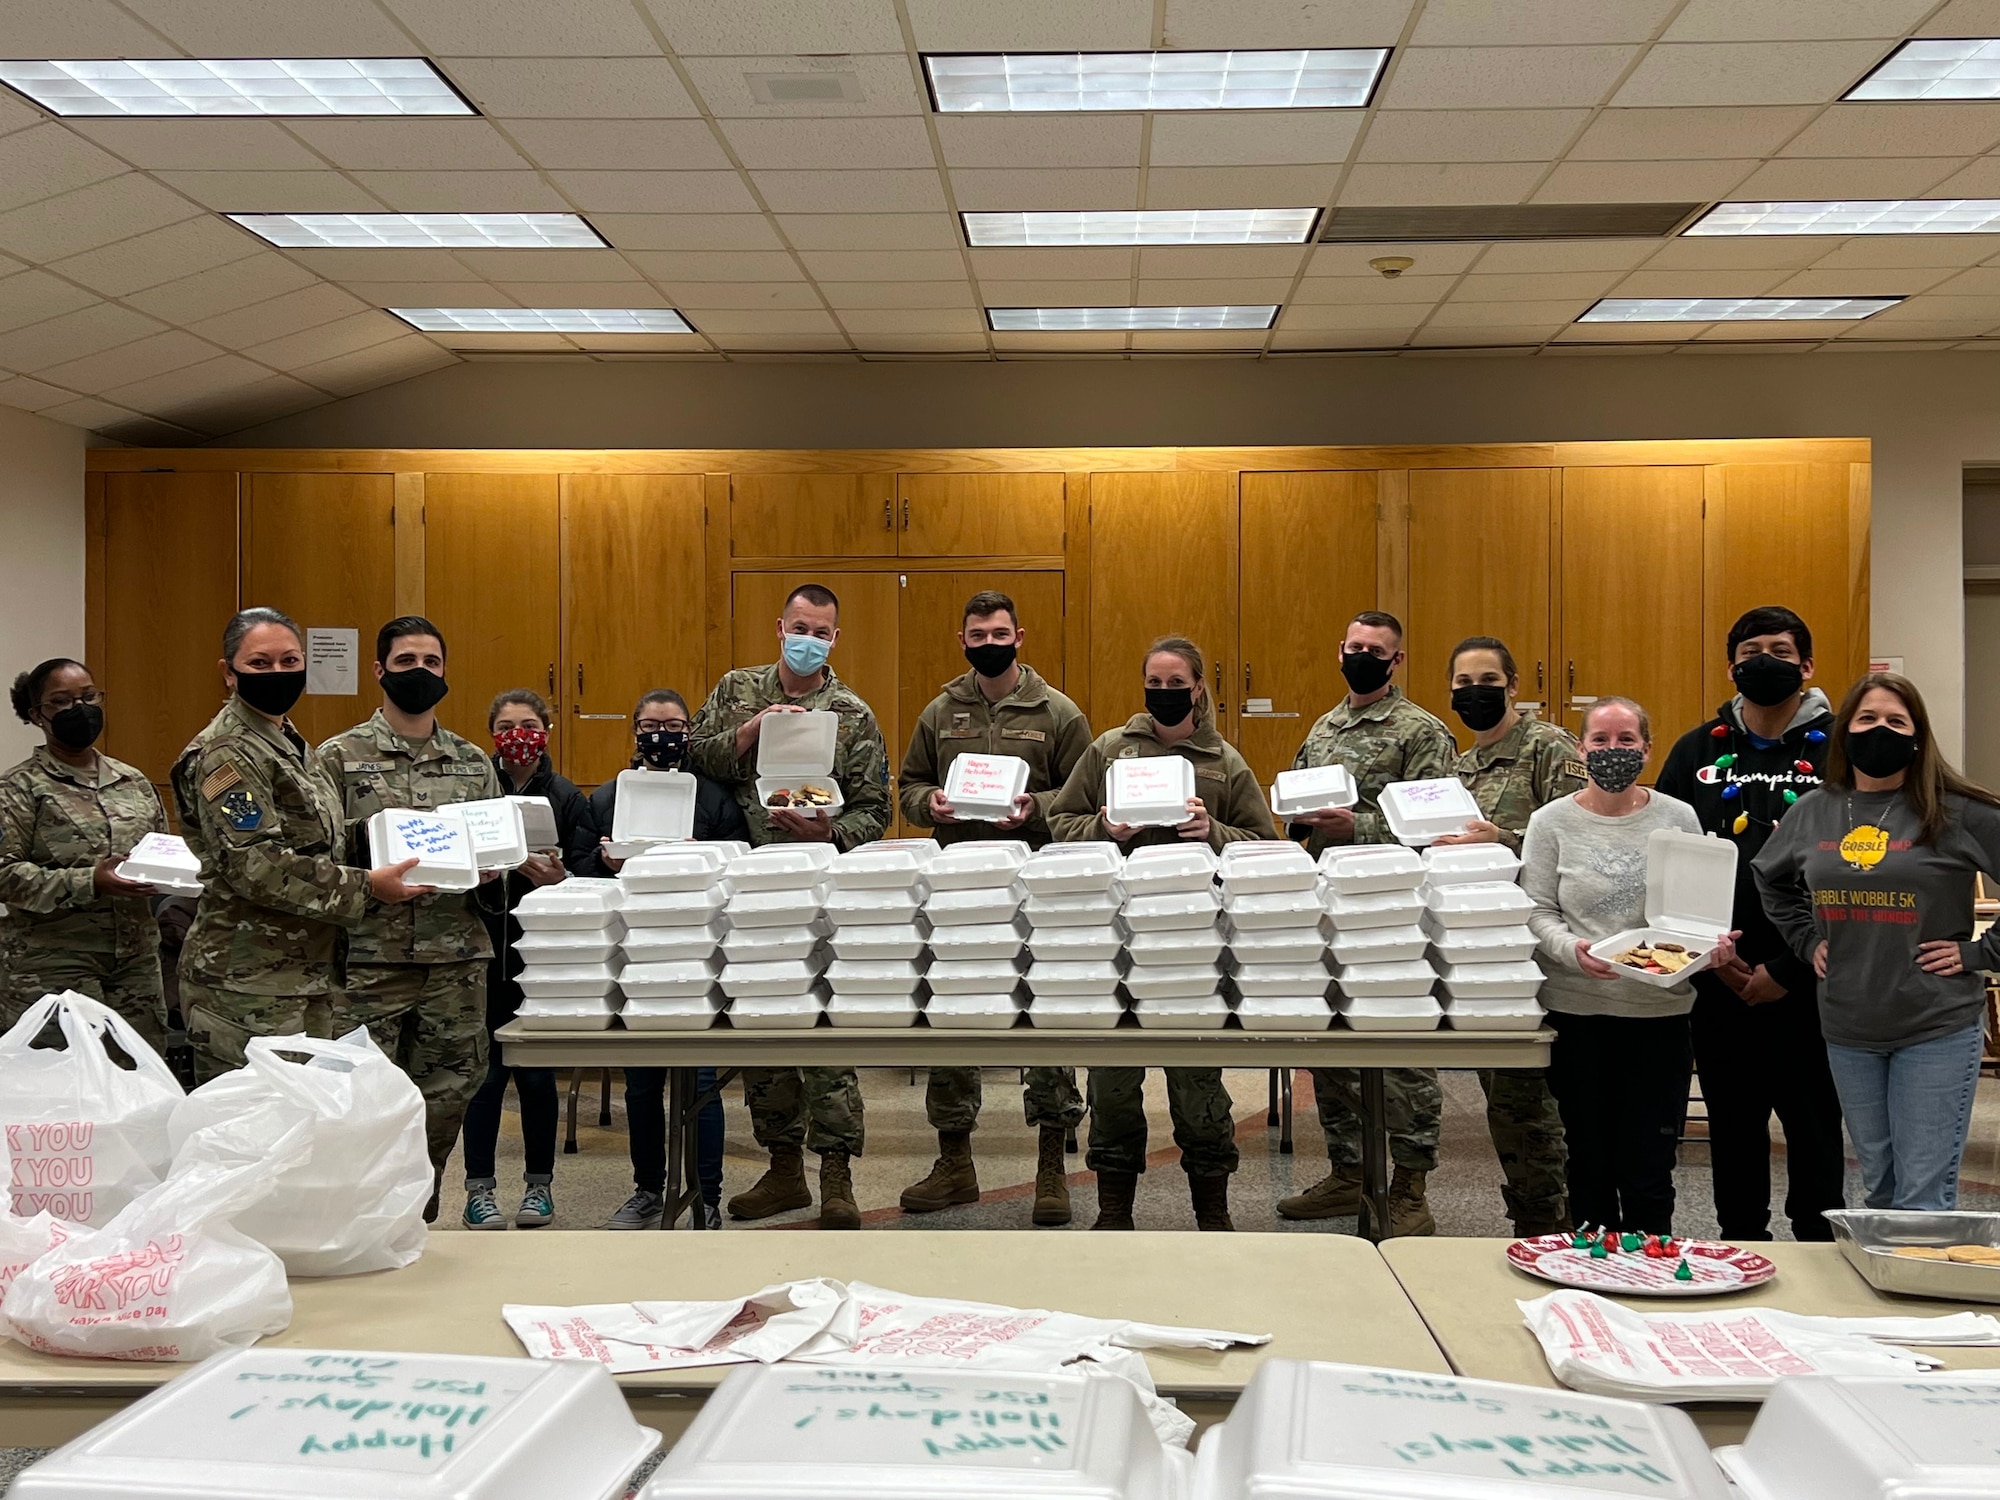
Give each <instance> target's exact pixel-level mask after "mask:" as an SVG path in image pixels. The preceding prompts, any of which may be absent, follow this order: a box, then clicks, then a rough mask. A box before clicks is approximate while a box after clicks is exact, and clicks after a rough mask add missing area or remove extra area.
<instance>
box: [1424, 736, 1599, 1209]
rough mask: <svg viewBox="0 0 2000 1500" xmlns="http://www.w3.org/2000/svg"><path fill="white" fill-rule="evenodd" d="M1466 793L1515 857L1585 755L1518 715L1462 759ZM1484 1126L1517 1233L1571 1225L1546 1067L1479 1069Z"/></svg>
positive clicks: (1572, 785) (1563, 1155)
mask: <svg viewBox="0 0 2000 1500" xmlns="http://www.w3.org/2000/svg"><path fill="white" fill-rule="evenodd" d="M1454 769H1456V770H1457V772H1458V779H1459V780H1460V781H1462V782H1464V783H1465V784H1466V786H1467V787H1468V788H1469V789H1470V790H1471V792H1472V796H1473V800H1474V801H1476V802H1477V803H1478V804H1479V811H1480V813H1481V814H1482V815H1483V816H1484V817H1485V819H1486V821H1487V822H1489V823H1491V824H1493V825H1494V826H1495V827H1496V828H1498V829H1499V830H1500V842H1501V843H1503V844H1505V845H1506V846H1507V847H1508V848H1509V849H1512V850H1513V851H1514V852H1515V853H1516V854H1518V853H1520V852H1521V836H1522V834H1524V833H1525V832H1527V828H1528V819H1529V818H1530V817H1531V816H1533V814H1534V811H1535V809H1536V808H1538V807H1541V806H1542V805H1544V804H1545V803H1549V802H1553V801H1555V800H1556V799H1557V798H1558V797H1567V796H1568V795H1569V794H1570V793H1571V792H1574V791H1576V790H1578V789H1579V788H1581V787H1582V786H1583V784H1584V781H1585V779H1586V773H1585V770H1584V764H1583V752H1582V751H1581V750H1579V749H1578V748H1577V743H1576V741H1575V740H1574V739H1572V738H1571V737H1570V734H1569V731H1568V730H1566V729H1563V728H1561V727H1560V726H1558V725H1555V724H1548V723H1544V722H1543V721H1542V720H1540V719H1537V718H1535V717H1534V715H1532V714H1529V713H1523V714H1522V716H1521V722H1520V723H1518V724H1516V725H1515V726H1514V727H1513V728H1512V729H1510V730H1508V731H1507V733H1506V734H1504V735H1502V736H1501V737H1500V738H1499V739H1497V740H1495V741H1494V742H1493V743H1492V744H1490V745H1484V746H1475V747H1474V748H1473V749H1471V750H1468V751H1466V752H1465V754H1463V755H1461V756H1459V758H1458V764H1457V766H1456V767H1455V768H1454ZM1479 1085H1480V1087H1481V1088H1483V1089H1484V1090H1485V1091H1486V1128H1487V1131H1488V1132H1489V1133H1490V1134H1491V1135H1492V1137H1493V1150H1494V1151H1495V1153H1496V1154H1497V1155H1498V1156H1499V1158H1500V1169H1501V1171H1503V1172H1504V1173H1505V1174H1506V1176H1507V1183H1506V1186H1505V1187H1503V1188H1502V1189H1501V1196H1502V1198H1504V1199H1505V1200H1506V1204H1507V1217H1508V1218H1509V1219H1510V1220H1511V1221H1512V1222H1513V1224H1514V1227H1515V1230H1516V1232H1518V1233H1521V1234H1531V1233H1543V1232H1548V1231H1551V1230H1555V1229H1559V1228H1563V1227H1566V1226H1567V1225H1568V1224H1569V1188H1568V1185H1567V1183H1566V1181H1565V1176H1564V1173H1565V1169H1566V1165H1567V1162H1568V1152H1567V1151H1566V1150H1565V1149H1564V1143H1563V1127H1562V1116H1561V1115H1560V1114H1558V1113H1557V1112H1556V1100H1555V1095H1553V1094H1551V1093H1550V1092H1549V1080H1548V1070H1547V1069H1546V1068H1505V1069H1495V1068H1481V1069H1480V1070H1479Z"/></svg>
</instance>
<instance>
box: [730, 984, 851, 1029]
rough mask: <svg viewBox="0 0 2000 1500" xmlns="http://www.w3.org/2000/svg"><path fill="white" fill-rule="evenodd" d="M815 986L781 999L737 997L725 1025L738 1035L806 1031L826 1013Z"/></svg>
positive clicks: (822, 996)
mask: <svg viewBox="0 0 2000 1500" xmlns="http://www.w3.org/2000/svg"><path fill="white" fill-rule="evenodd" d="M826 1001H827V994H826V990H825V989H824V988H823V987H821V986H818V985H815V986H814V987H813V988H811V989H809V990H805V991H792V992H790V993H786V994H781V995H739V996H737V997H736V998H735V999H733V1000H731V1001H730V1003H729V1024H730V1025H731V1026H734V1027H736V1028H737V1029H738V1030H740V1031H810V1030H812V1028H813V1027H815V1026H817V1025H819V1018H820V1017H821V1015H823V1014H824V1013H825V1011H826Z"/></svg>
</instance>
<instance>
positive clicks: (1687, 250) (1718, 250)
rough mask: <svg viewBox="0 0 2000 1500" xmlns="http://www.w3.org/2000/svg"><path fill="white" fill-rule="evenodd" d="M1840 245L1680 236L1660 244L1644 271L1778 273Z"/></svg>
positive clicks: (1825, 240)
mask: <svg viewBox="0 0 2000 1500" xmlns="http://www.w3.org/2000/svg"><path fill="white" fill-rule="evenodd" d="M1839 244H1840V241H1839V240H1838V239H1833V238H1829V237H1827V236H1825V235H1799V236H1797V237H1793V236H1790V235H1773V236H1771V237H1770V238H1768V239H1767V238H1763V237H1761V236H1757V235H1744V236H1740V237H1739V236H1735V235H1719V236H1717V237H1715V238H1713V239H1708V238H1695V239H1689V238H1688V237H1686V236H1685V235H1683V236H1682V237H1680V238H1678V239H1671V240H1666V241H1664V242H1661V243H1660V246H1659V249H1658V250H1657V251H1655V252H1654V254H1653V257H1652V259H1650V260H1648V261H1647V262H1646V267H1647V269H1648V270H1662V271H1670V270H1680V269H1687V270H1696V271H1738V270H1744V271H1748V270H1757V269H1760V268H1763V267H1766V266H1776V267H1779V268H1780V269H1783V268H1786V267H1797V266H1809V265H1811V264H1812V263H1813V262H1814V261H1816V260H1818V259H1819V258H1820V257H1821V256H1823V255H1825V254H1826V253H1827V252H1828V251H1830V250H1833V249H1835V248H1836V247H1838V246H1839Z"/></svg>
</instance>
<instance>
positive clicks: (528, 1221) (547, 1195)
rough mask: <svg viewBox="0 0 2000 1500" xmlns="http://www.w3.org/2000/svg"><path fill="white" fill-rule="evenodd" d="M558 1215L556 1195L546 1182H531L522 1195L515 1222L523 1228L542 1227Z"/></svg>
mask: <svg viewBox="0 0 2000 1500" xmlns="http://www.w3.org/2000/svg"><path fill="white" fill-rule="evenodd" d="M555 1216H556V1195H555V1194H554V1193H552V1192H550V1191H549V1185H548V1184H547V1183H546V1182H531V1183H529V1184H528V1191H527V1192H525V1193H523V1194H522V1195H521V1208H520V1211H519V1212H518V1213H516V1214H515V1215H514V1223H515V1225H516V1226H517V1227H519V1228H521V1229H540V1228H541V1227H542V1226H543V1225H544V1224H547V1223H550V1222H551V1221H552V1220H554V1218H555Z"/></svg>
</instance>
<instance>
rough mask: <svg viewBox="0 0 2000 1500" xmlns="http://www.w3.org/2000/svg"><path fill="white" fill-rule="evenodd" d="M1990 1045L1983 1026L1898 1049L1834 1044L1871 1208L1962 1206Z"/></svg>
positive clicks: (1836, 1075)
mask: <svg viewBox="0 0 2000 1500" xmlns="http://www.w3.org/2000/svg"><path fill="white" fill-rule="evenodd" d="M1983 1046H1984V1036H1983V1034H1982V1028H1980V1027H1978V1026H1972V1027H1968V1028H1967V1029H1966V1030H1964V1031H1960V1032H1956V1033H1954V1034H1953V1035H1951V1036H1941V1037H1939V1038H1938V1039H1937V1040H1936V1041H1930V1042H1919V1043H1917V1044H1916V1045H1915V1046H1913V1047H1902V1048H1898V1049H1897V1050H1896V1051H1894V1052H1878V1051H1875V1050H1873V1049H1871V1048H1862V1047H1836V1046H1834V1045H1833V1044H1832V1043H1831V1042H1829V1043H1828V1044H1827V1049H1826V1057H1827V1062H1828V1063H1829V1064H1831V1066H1832V1068H1833V1083H1834V1087H1835V1088H1836V1089H1838V1090H1839V1092H1840V1112H1841V1114H1842V1115H1843V1116H1844V1117H1845V1118H1846V1120H1847V1134H1848V1137H1849V1138H1850V1139H1851V1140H1852V1141H1853V1142H1854V1153H1855V1155H1857V1156H1859V1157H1860V1158H1861V1182H1862V1186H1863V1187H1864V1188H1866V1189H1867V1194H1868V1197H1867V1203H1868V1207H1870V1208H1914V1209H1931V1210H1941V1209H1950V1208H1954V1207H1956V1206H1957V1204H1958V1163H1959V1158H1960V1157H1962V1156H1964V1155H1965V1137H1966V1132H1967V1131H1968V1130H1969V1129H1970V1128H1971V1125H1972V1092H1973V1089H1974V1087H1975V1086H1976V1085H1977V1084H1978V1082H1979V1054H1980V1051H1981V1049H1982V1047H1983Z"/></svg>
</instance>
